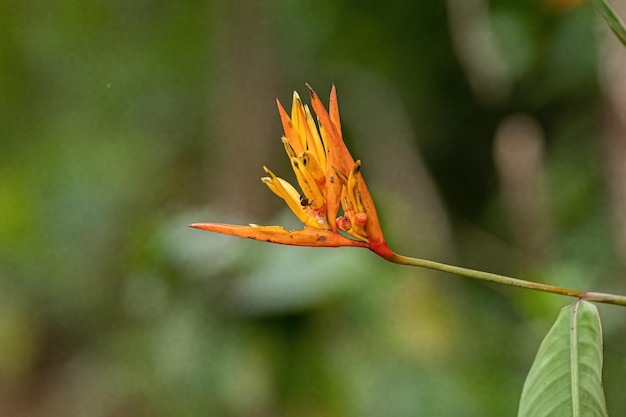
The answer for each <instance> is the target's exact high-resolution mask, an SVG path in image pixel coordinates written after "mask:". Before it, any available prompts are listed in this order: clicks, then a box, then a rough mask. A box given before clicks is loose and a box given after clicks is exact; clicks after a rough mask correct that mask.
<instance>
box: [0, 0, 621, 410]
mask: <svg viewBox="0 0 626 417" xmlns="http://www.w3.org/2000/svg"><path fill="white" fill-rule="evenodd" d="M573 3H575V2H572V1H567V0H561V1H557V0H553V1H547V0H546V1H539V0H535V1H526V2H519V1H513V0H494V1H489V2H488V1H487V0H471V1H470V0H447V1H432V2H375V1H355V0H341V1H330V0H317V1H310V0H305V1H299V2H294V1H285V0H267V1H258V2H255V1H245V0H233V1H210V0H207V1H200V0H186V1H179V2H168V1H159V0H131V1H128V0H123V1H122V0H90V1H78V0H58V1H51V2H37V1H30V0H4V1H2V2H0V139H1V142H0V415H2V416H60V415H63V416H122V417H123V416H164V417H165V416H233V417H235V416H245V417H257V416H258V417H265V416H306V417H317V416H366V417H367V416H372V417H374V416H381V415H388V416H418V415H420V416H426V415H428V416H470V417H471V416H512V415H515V413H516V410H517V402H518V399H519V395H520V393H521V388H522V385H523V382H524V378H525V375H526V373H527V371H528V369H529V368H530V365H531V363H532V360H533V358H534V355H535V352H536V350H537V348H538V346H539V343H540V341H541V339H542V338H543V336H544V335H545V333H546V332H547V331H548V329H549V327H550V325H551V323H552V321H553V320H554V319H555V318H556V316H557V313H558V310H559V309H560V308H561V307H562V306H565V305H566V304H568V303H569V302H571V301H572V300H570V299H567V298H564V297H560V296H554V295H544V294H538V293H532V292H528V291H526V290H519V289H511V288H505V287H499V286H494V285H490V284H485V283H482V282H476V281H471V280H468V279H465V278H459V277H454V276H450V275H446V274H442V273H435V272H429V271H425V270H418V269H415V268H408V267H401V266H397V265H390V264H386V263H385V262H384V261H382V260H381V259H379V258H377V257H376V256H375V255H373V254H371V253H369V252H368V251H365V250H358V249H349V248H340V249H311V248H292V247H286V246H273V245H268V244H263V243H259V242H253V241H250V240H244V239H241V240H240V239H236V238H232V237H227V236H221V235H213V234H210V233H205V232H201V231H198V230H193V229H190V228H188V227H187V226H186V225H187V224H189V223H192V222H197V221H216V222H225V223H238V224H247V223H260V224H281V225H285V226H288V227H293V228H297V227H299V226H298V224H297V220H296V219H295V216H293V214H291V213H289V212H288V211H287V209H286V207H285V206H284V204H283V203H282V201H281V200H280V199H278V198H276V197H275V196H274V195H273V194H272V193H271V192H269V191H268V190H267V189H266V187H265V186H263V184H262V183H261V182H260V181H259V178H260V177H261V176H263V175H264V173H263V170H262V166H263V165H267V166H269V167H271V168H272V169H273V170H274V171H275V172H276V173H277V174H278V175H280V176H283V177H285V178H287V179H289V180H290V181H292V180H293V179H294V178H293V173H292V172H290V167H289V164H288V162H287V159H286V158H285V155H284V151H283V149H282V145H281V144H280V137H281V134H282V129H281V126H280V122H279V119H278V115H277V111H276V105H275V101H274V100H275V98H277V97H278V98H279V99H280V100H281V101H282V102H283V103H284V104H285V105H286V106H289V105H290V99H291V94H292V91H293V90H294V89H297V90H299V91H300V93H301V95H302V96H303V97H307V94H306V88H305V86H304V83H305V82H308V83H310V84H311V85H312V86H313V87H314V88H315V89H316V90H317V92H318V94H320V96H321V97H323V98H324V100H326V98H327V97H328V92H329V91H330V86H331V84H332V83H335V85H336V86H337V89H338V94H339V105H340V109H341V112H342V123H343V130H344V136H345V137H346V141H347V143H348V146H349V147H350V149H351V151H352V153H353V155H354V156H355V158H358V159H361V160H362V161H363V172H364V176H365V178H366V179H367V181H368V184H369V186H370V189H371V190H372V192H373V194H374V196H375V199H376V202H377V206H378V210H379V212H380V215H381V217H382V221H383V227H384V229H385V232H386V235H387V240H388V242H389V243H390V245H391V247H392V248H393V249H395V250H396V251H398V252H399V253H402V254H406V255H411V256H417V257H425V258H429V259H433V260H438V261H443V262H449V263H453V264H458V265H462V266H467V267H473V268H479V269H484V270H488V271H491V272H497V273H504V274H510V275H513V276H519V277H523V278H527V279H531V280H537V281H541V282H549V283H552V284H556V285H563V286H568V287H572V288H578V289H584V290H596V291H606V292H611V291H612V292H616V293H621V294H624V293H626V283H625V281H624V272H625V266H626V218H625V217H626V164H625V163H624V161H626V142H624V138H625V137H626V126H625V125H624V123H626V122H625V121H624V119H625V118H624V115H625V114H626V104H624V103H625V101H624V100H625V99H626V87H625V86H624V84H625V83H626V80H625V79H624V76H623V74H626V55H625V54H624V50H623V49H620V48H619V46H618V44H617V42H616V41H615V40H614V39H613V37H612V35H611V33H610V32H609V31H608V30H607V29H606V28H605V25H604V23H603V22H602V21H601V20H600V19H599V18H598V16H597V15H596V13H595V12H594V10H593V8H592V7H591V5H590V4H587V3H583V4H580V5H575V4H573ZM620 74H621V75H620ZM305 101H308V97H307V98H306V99H305ZM599 308H600V312H601V315H602V318H603V325H604V343H605V344H604V346H605V370H604V376H605V388H606V397H607V403H608V407H609V412H611V413H612V414H613V415H619V414H620V413H623V412H624V410H626V397H625V396H624V395H623V393H624V391H623V388H624V387H623V374H624V372H626V355H625V353H626V350H625V349H624V346H625V343H626V320H625V317H626V316H625V314H626V310H624V309H620V308H619V307H611V306H599Z"/></svg>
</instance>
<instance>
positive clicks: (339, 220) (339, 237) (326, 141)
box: [190, 84, 395, 259]
mask: <svg viewBox="0 0 626 417" xmlns="http://www.w3.org/2000/svg"><path fill="white" fill-rule="evenodd" d="M307 87H308V88H309V90H310V93H311V106H312V107H313V111H314V112H315V114H316V115H317V124H316V123H315V120H314V119H313V116H312V114H311V110H310V109H309V106H307V105H303V104H302V101H301V100H300V96H299V95H298V93H296V92H294V95H293V102H292V105H291V116H289V115H288V114H287V112H286V111H285V109H284V107H283V106H282V104H281V103H280V102H279V101H278V100H277V103H278V112H279V114H280V119H281V122H282V125H283V129H284V131H285V135H284V136H283V138H282V142H283V146H284V148H285V151H286V153H287V156H288V157H289V161H290V162H291V167H292V168H293V171H294V173H295V175H296V181H297V182H298V185H299V187H300V190H301V192H298V190H297V189H296V188H295V187H294V186H293V185H291V184H290V183H289V182H287V181H285V180H284V179H282V178H279V177H277V176H276V175H274V173H273V172H272V171H270V170H269V169H268V168H267V167H263V168H264V169H265V172H266V173H267V175H268V176H267V177H263V178H262V179H261V180H262V181H263V183H265V185H267V186H268V188H269V189H270V190H271V191H272V192H274V194H276V195H277V196H279V197H280V198H282V199H283V200H285V202H286V203H287V205H288V206H289V208H290V209H291V211H293V212H294V214H295V215H296V216H297V217H298V218H299V219H300V220H301V221H302V223H304V225H305V226H304V228H303V229H302V230H295V231H288V230H286V229H284V228H283V227H280V226H259V225H249V226H237V225H227V224H220V223H194V224H192V225H190V226H191V227H194V228H197V229H203V230H208V231H211V232H217V233H223V234H227V235H232V236H239V237H247V238H251V239H256V240H261V241H267V242H272V243H280V244H285V245H296V246H326V247H337V246H356V247H367V248H370V249H371V250H372V251H374V252H376V253H377V254H378V255H380V256H382V257H383V258H385V259H390V258H392V257H393V256H394V255H395V254H394V253H393V252H392V251H391V249H389V247H388V246H387V243H386V242H385V239H384V236H383V233H382V230H381V228H380V223H379V221H378V216H377V214H376V208H375V207H374V201H373V200H372V196H371V195H370V193H369V191H368V189H367V186H366V185H365V181H364V180H363V176H362V174H361V161H356V162H355V161H354V159H353V158H352V155H350V152H349V151H348V148H346V145H345V143H344V142H343V137H342V133H341V123H340V118H339V107H338V104H337V92H336V90H335V87H334V86H333V87H332V90H331V93H330V105H329V111H327V110H326V108H325V107H324V105H323V104H322V102H321V101H320V99H319V97H318V96H317V94H315V92H314V91H313V89H312V88H311V87H310V86H309V85H308V84H307ZM340 210H341V212H342V214H341V215H340V216H339V217H337V216H338V214H339V212H340ZM346 235H347V236H346Z"/></svg>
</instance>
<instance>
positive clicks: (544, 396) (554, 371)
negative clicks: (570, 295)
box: [518, 300, 607, 417]
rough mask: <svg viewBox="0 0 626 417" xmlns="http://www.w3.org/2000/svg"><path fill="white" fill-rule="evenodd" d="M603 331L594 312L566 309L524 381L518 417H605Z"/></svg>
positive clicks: (576, 306) (585, 305) (577, 306)
mask: <svg viewBox="0 0 626 417" xmlns="http://www.w3.org/2000/svg"><path fill="white" fill-rule="evenodd" d="M606 415H607V411H606V403H605V400H604V391H603V390H602V329H601V327H600V316H599V315H598V310H597V309H596V307H595V306H594V305H593V304H591V303H590V302H587V301H580V300H579V301H576V302H575V303H573V304H571V305H569V306H567V307H565V308H563V309H562V310H561V313H560V314H559V316H558V317H557V319H556V322H555V323H554V325H553V326H552V328H551V329H550V331H549V332H548V334H547V335H546V337H545V338H544V339H543V342H542V343H541V346H540V347H539V351H538V352H537V356H536V357H535V361H534V363H533V365H532V367H531V368H530V372H529V373H528V376H527V377H526V382H525V383H524V389H523V390H522V398H521V400H520V405H519V411H518V417H544V416H545V417H547V416H550V417H587V416H598V417H606Z"/></svg>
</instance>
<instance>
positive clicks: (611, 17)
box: [593, 0, 626, 46]
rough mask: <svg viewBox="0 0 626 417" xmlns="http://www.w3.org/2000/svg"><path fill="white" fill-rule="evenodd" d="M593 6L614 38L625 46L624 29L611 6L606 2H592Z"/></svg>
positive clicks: (625, 33)
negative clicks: (613, 34)
mask: <svg viewBox="0 0 626 417" xmlns="http://www.w3.org/2000/svg"><path fill="white" fill-rule="evenodd" d="M593 5H594V6H596V9H598V11H599V12H600V14H601V15H602V17H603V18H604V20H606V23H608V24H609V27H610V28H611V30H612V31H613V33H615V36H617V37H618V38H619V40H620V41H621V42H622V44H624V46H626V27H625V26H624V22H622V20H621V19H620V18H619V16H618V15H617V14H616V13H615V10H613V8H612V7H611V5H610V4H609V3H608V2H607V1H606V0H593Z"/></svg>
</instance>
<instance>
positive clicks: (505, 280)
mask: <svg viewBox="0 0 626 417" xmlns="http://www.w3.org/2000/svg"><path fill="white" fill-rule="evenodd" d="M386 259H387V260H388V261H391V262H394V263H397V264H401V265H411V266H419V267H422V268H428V269H434V270H436V271H442V272H449V273H451V274H457V275H462V276H464V277H468V278H474V279H479V280H481V281H489V282H496V283H498V284H504V285H511V286H513V287H521V288H528V289H530V290H536V291H545V292H550V293H553V294H560V295H568V296H570V297H577V298H582V299H584V300H587V301H596V302H598V303H606V304H615V305H620V306H626V296H623V295H614V294H605V293H601V292H584V291H578V290H570V289H569V288H562V287H557V286H554V285H547V284H540V283H538V282H531V281H524V280H523V279H517V278H512V277H507V276H506V275H498V274H492V273H490V272H483V271H477V270H475V269H468V268H461V267H459V266H452V265H447V264H442V263H440V262H433V261H427V260H425V259H419V258H411V257H408V256H402V255H398V254H395V253H394V254H393V255H391V256H389V257H386Z"/></svg>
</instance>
